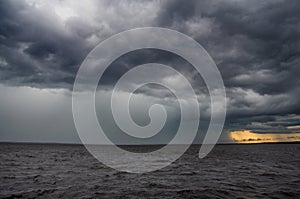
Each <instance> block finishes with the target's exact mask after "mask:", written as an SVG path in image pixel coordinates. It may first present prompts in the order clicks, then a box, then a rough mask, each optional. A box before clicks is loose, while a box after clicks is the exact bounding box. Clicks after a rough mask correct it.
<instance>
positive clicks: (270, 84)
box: [0, 0, 300, 133]
mask: <svg viewBox="0 0 300 199" xmlns="http://www.w3.org/2000/svg"><path fill="white" fill-rule="evenodd" d="M64 6H65V7H64ZM68 6H70V5H69V4H68V2H61V3H60V2H59V1H58V2H54V1H53V2H52V3H51V2H48V3H46V4H45V5H40V4H39V3H38V2H35V3H32V2H31V1H1V2H0V83H1V84H5V85H7V86H30V87H34V88H66V89H71V88H72V86H73V82H74V78H75V75H76V72H77V70H78V68H79V66H80V64H81V62H82V61H83V59H84V58H85V57H86V55H87V54H88V52H89V51H90V50H91V49H93V47H95V46H96V45H97V43H98V42H100V41H102V40H104V39H105V38H107V37H109V36H111V35H113V34H115V33H118V32H120V31H123V30H126V29H131V28H134V27H143V26H159V27H166V28H171V29H174V30H178V31H180V32H183V33H186V34H187V35H189V36H191V37H193V38H194V39H196V40H197V41H198V42H199V43H200V44H202V45H203V46H204V47H205V49H206V50H207V51H208V52H209V54H210V55H211V56H212V58H213V59H214V61H215V62H216V64H217V66H218V68H219V70H220V72H221V74H222V77H223V79H224V83H225V86H226V90H227V95H228V117H227V123H226V128H227V129H233V130H234V129H245V128H246V129H249V130H253V131H254V132H258V133H266V132H278V133H279V132H286V133H289V132H293V131H292V130H291V129H289V128H288V127H289V126H293V125H294V126H297V125H299V117H298V116H299V115H300V100H299V95H300V80H299V77H298V76H299V74H300V67H299V65H300V28H299V27H300V13H299V10H300V3H299V1H297V0H290V1H282V0H271V1H263V2H262V1H258V0H254V1H253V0H251V1H250V0H249V1H246V0H241V1H236V0H230V1H214V0H213V1H211V0H210V1H209V0H205V1H196V0H195V1H194V0H192V1H186V2H184V3H183V2H181V1H163V2H161V3H160V2H159V1H148V2H139V1H124V2H119V3H117V2H110V1H101V2H98V1H95V2H94V1H90V2H88V3H85V4H83V3H78V4H74V5H73V7H71V8H72V9H73V10H68ZM148 62H159V63H164V64H167V65H171V66H173V67H174V68H176V69H177V70H179V71H180V72H181V73H182V74H184V75H185V76H186V77H187V78H188V80H189V81H190V82H191V83H192V85H193V86H194V88H195V89H196V92H197V94H198V95H199V100H201V102H203V104H205V105H203V107H202V110H204V112H205V113H206V112H207V111H208V110H209V106H208V105H206V104H208V103H209V96H208V95H207V90H206V88H205V85H204V83H203V81H202V78H201V77H200V75H199V74H195V71H193V70H192V66H190V65H189V63H187V62H186V61H185V60H183V59H181V58H180V57H178V56H176V55H173V54H171V53H167V52H164V51H159V50H151V49H150V50H149V49H148V50H143V51H136V52H131V53H129V54H127V55H124V56H122V57H121V58H119V59H118V60H116V61H115V62H114V63H113V64H112V66H111V67H110V68H109V69H108V70H107V71H106V73H105V76H104V78H103V79H102V80H101V81H102V83H105V85H106V86H107V88H109V87H110V86H112V85H113V84H114V83H115V82H116V81H117V80H118V78H119V77H120V76H121V75H122V74H124V73H125V72H126V71H128V70H129V69H130V68H132V67H134V66H136V65H140V64H143V63H148ZM139 93H142V94H144V95H149V96H153V97H157V96H168V92H166V91H165V90H164V89H157V88H156V89H155V90H153V89H151V87H144V88H143V89H141V90H139ZM204 116H205V117H204V119H205V120H207V121H208V120H209V114H204Z"/></svg>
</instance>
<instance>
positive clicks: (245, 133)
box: [229, 130, 300, 144]
mask: <svg viewBox="0 0 300 199" xmlns="http://www.w3.org/2000/svg"><path fill="white" fill-rule="evenodd" d="M229 136H230V138H231V139H232V141H234V142H235V143H245V144H250V143H269V142H297V141H300V133H284V134H283V133H281V134H275V133H266V134H260V133H253V132H252V131H249V130H241V131H232V132H230V133H229Z"/></svg>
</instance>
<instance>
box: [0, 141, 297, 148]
mask: <svg viewBox="0 0 300 199" xmlns="http://www.w3.org/2000/svg"><path fill="white" fill-rule="evenodd" d="M2 144H20V145H69V146H72V145H74V146H84V145H83V144H82V143H61V142H13V141H0V145H2ZM262 144H264V145H265V144H267V145H272V144H300V141H295V142H261V143H217V144H216V145H262ZM91 145H95V144H91ZM99 145H100V146H110V145H108V144H99ZM164 145H165V144H147V145H141V144H118V145H117V146H120V147H122V146H123V147H127V146H164ZM174 145H184V144H174ZM192 145H193V146H197V145H202V144H192Z"/></svg>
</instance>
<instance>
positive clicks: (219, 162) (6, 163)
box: [0, 143, 300, 198]
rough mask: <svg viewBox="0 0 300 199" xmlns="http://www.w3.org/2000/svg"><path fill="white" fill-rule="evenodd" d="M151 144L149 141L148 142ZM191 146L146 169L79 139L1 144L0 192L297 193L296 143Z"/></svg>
mask: <svg viewBox="0 0 300 199" xmlns="http://www.w3.org/2000/svg"><path fill="white" fill-rule="evenodd" d="M148 147H149V146H148ZM199 147H200V146H192V147H191V148H190V149H189V150H188V151H187V152H186V153H185V155H184V156H182V157H181V158H180V159H179V160H177V161H176V162H174V163H173V164H171V165H170V166H168V167H166V168H164V169H162V170H159V171H155V172H151V173H146V174H129V173H123V172H119V171H116V170H113V169H110V168H107V167H106V166H104V165H103V164H101V163H99V162H98V161H97V160H96V159H94V158H93V157H92V156H91V155H90V154H89V153H88V152H87V151H86V149H85V148H84V147H83V146H80V145H42V144H0V161H1V162H0V197H1V198H60V197H61V198H141V197H145V198H159V197H163V198H236V197H240V198H258V197H259V198H300V153H299V152H300V144H299V143H297V144H259V145H218V146H216V147H215V148H214V150H213V152H212V153H210V154H209V155H208V156H207V157H206V158H204V159H199V158H198V157H197V155H198V150H199Z"/></svg>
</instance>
